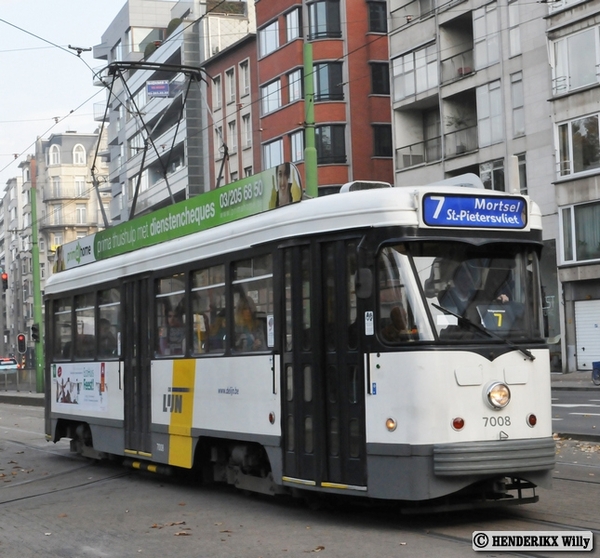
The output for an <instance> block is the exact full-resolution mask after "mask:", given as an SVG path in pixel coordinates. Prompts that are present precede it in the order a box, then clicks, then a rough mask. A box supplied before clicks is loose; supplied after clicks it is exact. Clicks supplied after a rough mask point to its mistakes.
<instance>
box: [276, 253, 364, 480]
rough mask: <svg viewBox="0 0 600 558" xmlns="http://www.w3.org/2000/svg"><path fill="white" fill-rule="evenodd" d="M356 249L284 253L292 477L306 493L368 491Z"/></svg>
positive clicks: (287, 450)
mask: <svg viewBox="0 0 600 558" xmlns="http://www.w3.org/2000/svg"><path fill="white" fill-rule="evenodd" d="M355 261H356V257H355V244H354V243H348V242H347V241H337V242H328V243H323V244H316V243H315V244H313V245H311V246H308V245H305V246H296V247H291V248H286V249H285V250H284V252H283V268H284V274H283V276H284V286H283V287H284V288H283V292H284V308H283V324H284V331H283V335H282V341H281V342H282V345H283V347H282V366H281V370H282V399H283V401H282V405H283V423H282V431H283V443H284V476H285V477H287V478H288V479H290V480H298V481H301V482H302V483H303V484H305V485H309V486H310V485H314V486H324V487H328V486H329V487H336V485H342V486H354V487H363V486H365V485H366V456H365V400H364V397H365V395H364V393H365V389H364V379H363V378H364V374H363V365H362V362H363V359H362V357H361V352H360V342H359V340H360V335H359V329H360V328H358V323H357V308H356V296H355V292H354V274H355V271H356V270H355Z"/></svg>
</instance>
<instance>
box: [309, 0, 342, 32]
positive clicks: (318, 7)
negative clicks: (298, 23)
mask: <svg viewBox="0 0 600 558" xmlns="http://www.w3.org/2000/svg"><path fill="white" fill-rule="evenodd" d="M308 17H309V24H308V26H309V33H310V39H318V38H323V37H341V36H342V27H341V23H340V2H339V0H318V1H316V2H313V3H311V4H309V5H308Z"/></svg>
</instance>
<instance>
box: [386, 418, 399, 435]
mask: <svg viewBox="0 0 600 558" xmlns="http://www.w3.org/2000/svg"><path fill="white" fill-rule="evenodd" d="M397 426H398V423H397V422H396V421H395V420H394V419H393V418H391V417H390V418H389V419H387V420H386V421H385V427H386V428H387V429H388V430H389V431H390V432H393V431H394V430H396V427H397Z"/></svg>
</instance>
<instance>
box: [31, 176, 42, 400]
mask: <svg viewBox="0 0 600 558" xmlns="http://www.w3.org/2000/svg"><path fill="white" fill-rule="evenodd" d="M36 174H37V169H36V168H35V167H34V168H33V169H31V236H32V237H33V238H32V246H31V258H32V260H33V321H34V322H35V323H36V324H37V325H38V327H39V336H40V339H39V341H34V350H35V389H36V392H37V393H42V392H43V391H44V343H43V340H44V320H43V316H42V285H41V282H40V248H39V242H38V222H37V187H36V180H37V176H36Z"/></svg>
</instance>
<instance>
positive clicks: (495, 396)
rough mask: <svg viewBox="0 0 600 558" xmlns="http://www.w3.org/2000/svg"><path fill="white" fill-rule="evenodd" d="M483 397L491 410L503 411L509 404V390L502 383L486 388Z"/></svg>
mask: <svg viewBox="0 0 600 558" xmlns="http://www.w3.org/2000/svg"><path fill="white" fill-rule="evenodd" d="M485 395H486V401H487V403H488V405H490V407H492V409H504V407H506V406H507V405H508V404H509V403H510V389H509V388H508V386H507V385H506V384H503V383H502V382H494V383H493V384H491V385H490V386H488V387H487V389H486V394H485Z"/></svg>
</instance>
